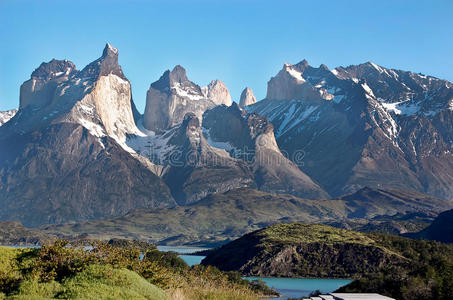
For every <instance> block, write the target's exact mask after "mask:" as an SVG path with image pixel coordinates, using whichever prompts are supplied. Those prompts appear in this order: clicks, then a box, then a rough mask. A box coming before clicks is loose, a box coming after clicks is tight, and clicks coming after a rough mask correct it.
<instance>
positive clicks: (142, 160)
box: [0, 44, 452, 224]
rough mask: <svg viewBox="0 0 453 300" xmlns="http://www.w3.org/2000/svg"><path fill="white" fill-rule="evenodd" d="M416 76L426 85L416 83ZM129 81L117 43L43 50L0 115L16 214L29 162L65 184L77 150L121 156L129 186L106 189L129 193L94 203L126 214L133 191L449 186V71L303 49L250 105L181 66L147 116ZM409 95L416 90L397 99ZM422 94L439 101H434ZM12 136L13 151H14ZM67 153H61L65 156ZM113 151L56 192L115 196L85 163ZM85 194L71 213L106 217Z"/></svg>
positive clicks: (191, 197) (190, 197) (184, 196)
mask: <svg viewBox="0 0 453 300" xmlns="http://www.w3.org/2000/svg"><path fill="white" fill-rule="evenodd" d="M362 69H363V70H365V71H363V70H362ZM361 70H362V71H361ZM395 74H396V75H395ZM407 74H409V75H407ZM417 76H419V77H417ZM367 77H370V79H367ZM398 78H403V79H404V80H403V79H401V80H400V81H401V82H402V83H401V84H400V86H399V90H397V89H393V88H392V89H387V90H386V89H385V85H384V86H383V85H382V82H385V80H387V81H388V85H389V86H390V85H392V86H393V85H396V83H395V80H397V79H398ZM414 78H415V79H414ZM398 80H399V79H398ZM398 80H397V81H398ZM417 84H418V85H417ZM417 86H421V89H422V90H423V91H425V90H424V89H427V90H429V91H428V92H426V91H425V92H424V96H423V97H422V96H420V95H419V94H420V92H419V90H418V88H417ZM130 89H131V88H130V83H129V81H128V80H127V78H126V77H125V76H124V74H123V72H122V70H121V67H120V66H119V64H118V50H117V49H116V48H114V47H112V46H111V45H109V44H107V45H106V47H105V49H104V51H103V54H102V56H101V58H99V59H97V60H95V61H94V62H92V63H91V64H89V65H88V66H86V67H85V68H84V69H83V70H81V71H78V70H77V69H76V67H75V65H74V64H73V63H71V62H70V61H67V60H62V61H58V60H52V61H51V62H49V63H43V64H42V65H41V66H40V67H39V68H38V69H36V70H35V71H34V72H33V73H32V75H31V78H30V80H28V81H26V82H25V83H24V84H23V85H22V86H21V98H20V110H19V112H18V113H17V114H16V115H15V116H14V117H13V118H12V119H11V120H10V121H9V122H7V123H6V124H4V125H3V126H2V127H0V133H1V138H0V139H2V142H1V143H0V147H1V149H0V150H1V151H2V152H4V153H8V155H5V156H4V157H3V158H4V159H3V158H2V159H3V161H2V162H1V163H0V168H1V169H0V176H3V178H2V184H3V188H4V190H5V191H7V193H6V194H4V196H3V199H0V200H3V201H5V203H6V204H8V205H10V209H9V211H10V212H13V211H15V212H14V213H15V214H17V215H16V217H18V218H25V217H24V216H19V214H20V213H21V211H20V209H19V208H17V207H15V205H17V203H15V202H14V200H13V199H14V198H17V197H18V196H20V197H23V196H24V195H25V194H27V196H26V197H25V198H26V199H28V200H27V201H34V200H33V199H32V198H33V197H35V196H36V195H35V194H34V193H33V191H32V190H31V189H30V190H28V191H27V192H26V191H20V188H19V187H20V186H21V185H22V184H23V183H24V182H25V181H26V180H29V179H30V178H32V179H33V180H35V181H33V180H32V182H35V183H36V184H38V183H39V185H42V184H43V181H42V179H41V178H39V176H37V175H38V172H37V171H36V170H38V169H39V170H40V172H42V174H43V178H46V176H48V178H47V183H46V184H47V186H48V188H47V189H46V192H44V193H42V196H40V197H41V198H40V199H41V200H42V201H44V198H45V197H47V198H48V199H52V198H54V196H55V195H57V194H58V193H59V192H60V191H58V189H55V190H53V189H52V188H49V187H52V186H57V182H58V180H54V179H56V178H57V177H58V178H57V179H60V178H68V176H69V175H68V174H71V176H73V174H79V175H76V178H77V176H80V177H82V176H81V175H80V174H82V173H83V172H84V171H85V170H89V168H83V167H82V168H79V167H80V165H79V163H80V162H81V161H83V163H82V166H83V164H84V163H86V164H88V163H89V162H90V161H96V160H97V159H99V158H100V157H104V155H105V157H110V159H111V158H112V157H114V158H115V159H114V163H119V164H121V167H118V169H119V170H120V171H122V172H124V173H122V176H118V177H115V176H113V177H115V179H114V180H120V179H121V178H127V180H125V181H126V182H127V184H126V185H127V188H126V189H125V190H124V191H120V190H118V191H116V192H115V193H116V194H117V195H118V194H119V195H122V196H121V197H126V198H127V199H130V200H127V201H129V202H128V204H127V205H125V206H124V207H120V206H121V205H122V204H120V203H119V202H116V203H113V204H112V206H111V207H110V208H109V210H110V211H109V212H106V211H105V208H103V209H104V213H106V214H107V216H113V215H115V214H117V213H118V214H123V213H124V212H125V211H127V209H130V208H133V207H134V205H138V206H140V207H148V206H149V207H155V206H158V207H159V206H173V205H176V202H177V203H179V204H187V203H192V202H195V201H198V200H199V199H201V198H202V197H205V196H206V195H208V194H212V193H219V192H226V191H228V190H230V189H233V188H240V187H249V188H258V189H261V190H263V191H267V192H272V193H290V194H293V195H297V196H301V197H308V198H325V197H328V194H327V193H326V192H325V191H326V190H327V192H329V193H330V194H331V195H334V196H336V195H340V194H344V193H345V192H352V191H355V190H357V189H359V188H361V187H363V186H372V187H377V188H381V187H385V188H393V189H403V190H407V189H411V190H417V191H422V192H426V193H430V194H432V195H437V196H439V197H444V198H448V197H449V195H450V192H451V189H452V188H451V187H450V186H451V185H450V182H451V177H452V176H451V172H450V170H451V167H450V166H451V160H450V152H449V150H448V149H449V147H451V132H452V131H451V128H450V127H451V125H450V124H451V122H449V120H450V118H451V113H450V112H451V109H450V107H451V106H450V102H451V101H450V100H446V99H448V98H449V97H450V92H451V84H450V83H448V82H445V81H440V80H438V79H435V78H432V77H427V76H424V75H417V74H413V73H407V72H406V73H404V72H403V71H398V72H397V71H395V70H390V69H383V68H382V67H378V66H376V65H374V64H372V63H367V64H363V65H360V66H359V67H354V66H352V67H348V68H337V69H335V70H332V71H330V70H329V69H328V68H327V67H326V66H324V65H321V66H320V67H319V68H313V67H311V66H309V64H308V62H306V61H302V62H301V63H299V64H297V65H290V64H285V65H284V68H283V70H281V71H280V72H279V74H278V75H277V76H276V77H274V78H272V79H271V80H270V81H269V84H268V97H272V98H269V99H265V100H263V101H260V102H258V103H256V104H252V105H248V106H246V107H247V110H248V112H249V113H247V112H245V111H242V110H241V109H240V108H239V107H237V105H231V96H230V95H229V92H228V89H227V88H226V87H225V85H224V84H223V83H222V82H221V81H218V80H217V81H213V82H211V83H210V84H209V85H208V86H207V87H200V86H198V85H197V84H195V83H193V82H191V81H189V80H188V78H187V75H186V71H185V70H184V69H183V68H182V67H180V66H177V67H175V68H174V69H173V70H172V71H167V72H165V73H164V75H162V77H161V78H160V79H159V80H158V81H156V82H154V83H152V84H151V87H150V89H149V91H148V95H147V108H146V110H145V113H144V115H143V116H141V115H140V114H139V112H138V111H137V110H136V108H135V105H134V103H133V101H132V96H131V90H130ZM434 89H438V90H437V92H436V91H434ZM374 90H376V92H374ZM408 90H411V91H412V92H410V93H409V92H408ZM389 91H392V92H391V93H390V92H389ZM244 92H245V93H246V94H247V90H245V91H244ZM411 93H412V94H411ZM248 94H249V95H248V96H247V95H245V96H244V97H245V98H247V97H248V98H251V95H252V93H251V92H250V93H248ZM386 94H388V95H389V96H388V98H386V99H387V100H383V99H385V98H384V97H385V95H386ZM408 95H411V97H412V98H411V99H413V100H407V99H406V100H404V99H405V98H404V97H406V98H407V97H408ZM432 99H434V100H432ZM243 100H244V103H245V102H246V101H245V100H246V99H243ZM392 101H393V102H392ZM252 102H253V101H252ZM406 102H407V103H406ZM412 102H414V103H415V104H413V103H412ZM431 102H433V103H435V105H432V106H429V105H428V104H431ZM409 106H410V107H419V108H420V109H419V110H416V111H415V110H414V109H412V108H411V109H408V108H407V107H409ZM403 107H405V108H404V109H403ZM261 115H264V116H267V117H268V118H266V117H262V116H261ZM68 124H71V125H68ZM274 128H275V129H274ZM274 131H275V136H274ZM420 133H421V134H420ZM414 136H417V141H416V142H414V141H415V140H414V139H413V137H414ZM18 137H20V138H18ZM56 139H61V140H62V141H67V143H66V144H64V143H57V142H56V141H55V140H56ZM21 143H22V144H21ZM7 144H8V145H7ZM11 147H15V149H16V150H15V151H16V154H15V155H16V156H14V155H11V154H10V153H9V152H10V151H11V149H12V148H11ZM17 149H18V150H17ZM43 149H45V151H42V150H43ZM75 149H80V150H81V151H82V153H77V155H80V157H79V158H78V160H77V159H74V158H76V157H77V155H76V154H75V152H73V151H75ZM247 150H250V151H251V153H252V155H251V157H252V158H253V161H252V162H250V161H248V158H247V157H246V156H245V154H247ZM300 150H301V151H302V152H300ZM411 150H412V151H413V155H412V154H411V152H410V151H411ZM298 151H299V152H298ZM282 152H283V153H285V155H283V154H282ZM68 153H70V155H69V156H70V158H69V159H68V158H65V157H63V156H64V155H66V154H68ZM296 154H302V156H303V161H302V164H300V160H298V161H297V162H298V165H295V164H294V163H293V162H291V159H292V160H297V159H295V158H297V157H296V156H297V155H296ZM34 155H37V156H34ZM39 155H43V156H42V157H40V156H39ZM62 155H63V156H62ZM411 155H412V156H411ZM43 157H44V159H42V158H43ZM51 157H53V158H51ZM72 159H74V160H72ZM110 159H106V160H104V163H105V164H106V165H105V166H103V167H101V166H99V165H98V166H96V167H94V168H93V170H92V171H90V172H88V173H90V174H92V175H90V176H92V178H96V179H95V181H96V183H90V178H85V180H86V181H83V180H82V181H83V182H84V186H83V187H80V186H79V187H74V189H69V194H70V195H66V196H64V197H69V199H76V198H77V197H82V195H83V197H85V198H84V199H83V200H82V201H81V203H85V204H86V201H91V199H93V197H95V196H94V195H97V196H96V197H98V198H105V199H108V198H109V197H112V195H109V193H108V191H106V190H102V191H101V190H97V191H94V190H96V187H95V184H98V185H103V184H106V183H105V182H104V181H105V180H113V178H103V177H102V174H100V175H99V174H97V173H96V175H93V174H95V172H96V168H97V169H102V168H105V169H106V170H114V169H115V168H113V167H112V166H113V165H114V164H113V165H110V163H111V162H112V161H111V160H110ZM116 159H121V160H123V161H122V162H117V161H116ZM27 160H29V162H28V164H27ZM53 160H55V162H56V163H55V164H54V163H53ZM269 161H270V162H271V163H269ZM274 161H277V162H278V163H274ZM123 163H124V164H123ZM30 166H32V167H31V168H30ZM62 166H63V167H66V168H62ZM298 167H299V169H298ZM59 172H60V173H59ZM92 172H94V173H92ZM442 172H443V173H442ZM12 174H17V176H10V175H12ZM31 175H32V177H30V176H31ZM98 175H99V176H98ZM109 175H111V174H109ZM156 175H157V176H156ZM8 176H9V177H8ZM137 176H138V177H137ZM14 177H16V178H14ZM12 178H14V180H12ZM92 178H91V179H92ZM11 180H12V181H11ZM114 180H113V182H114ZM67 182H71V181H70V180H68V181H67ZM109 182H110V181H109ZM58 184H60V185H61V183H58ZM63 185H64V184H63ZM68 185H69V184H68ZM107 185H108V184H107ZM13 186H15V187H17V189H14V188H11V187H13ZM87 186H88V187H90V188H88V189H86V188H87ZM168 187H170V189H169V188H168ZM93 189H94V190H93ZM37 190H39V188H37ZM81 190H82V191H83V192H82V193H80V191H81ZM87 191H90V192H93V193H92V194H90V192H87ZM21 193H22V194H21ZM126 193H130V194H131V195H130V194H127V195H126ZM159 193H163V194H164V195H165V196H164V197H163V199H161V200H162V201H156V197H157V195H158V194H159ZM114 197H116V196H114ZM38 198H39V197H38ZM132 198H134V199H135V200H132ZM173 198H175V199H176V202H175V201H174V199H173ZM118 199H119V198H118ZM41 200H40V201H41ZM71 201H72V200H69V202H68V203H69V205H71ZM84 201H85V202H84ZM127 201H126V202H127ZM134 201H136V202H134ZM37 203H39V201H37ZM32 204H33V203H31V202H30V204H29V206H30V207H33V205H32ZM56 204H58V201H57V202H54V205H56ZM94 204H95V205H94V208H90V209H88V210H87V211H84V209H86V208H88V207H90V206H89V205H85V206H83V205H81V206H80V207H75V210H74V212H73V211H71V214H73V215H71V216H70V218H72V219H70V220H85V219H90V218H98V217H103V215H102V213H101V214H97V213H98V212H96V209H97V208H99V207H97V208H96V201H95V202H94ZM115 205H119V206H115ZM38 206H39V205H38ZM43 207H45V206H44V205H43ZM59 212H61V210H60V211H59ZM51 214H53V215H52V216H49V215H47V216H45V215H44V216H42V219H37V220H34V221H33V222H35V223H33V224H39V222H56V223H58V222H62V221H65V220H66V219H65V218H67V217H68V216H67V215H66V214H62V215H58V213H56V212H52V213H51ZM7 215H8V213H6V214H5V216H4V217H7Z"/></svg>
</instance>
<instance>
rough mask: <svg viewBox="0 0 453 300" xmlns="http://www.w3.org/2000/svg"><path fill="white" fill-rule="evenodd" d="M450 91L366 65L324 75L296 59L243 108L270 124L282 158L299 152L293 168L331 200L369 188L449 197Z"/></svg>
mask: <svg viewBox="0 0 453 300" xmlns="http://www.w3.org/2000/svg"><path fill="white" fill-rule="evenodd" d="M394 86H396V87H395V88H393V87H394ZM452 93H453V88H452V84H451V83H449V82H448V81H445V80H440V79H437V78H434V77H429V76H425V75H420V74H415V73H412V72H405V71H399V70H392V69H386V68H383V67H379V66H377V65H375V64H373V63H366V64H362V65H359V66H350V67H347V68H342V67H339V68H336V69H334V70H332V71H330V70H329V69H328V68H327V67H326V66H325V65H321V66H320V67H319V68H315V67H311V66H310V65H309V64H308V62H307V61H305V60H304V61H302V62H301V63H299V64H296V65H290V64H285V65H284V67H283V69H282V70H281V71H280V72H279V74H277V76H275V77H273V78H272V79H271V80H270V81H269V83H268V93H267V99H264V100H263V101H260V102H258V103H256V104H254V105H251V106H248V107H247V110H248V111H250V112H256V113H259V114H262V115H265V116H267V117H268V118H269V119H270V121H271V122H272V123H273V124H274V126H275V128H276V138H277V143H278V145H279V147H280V148H281V149H282V150H284V151H286V152H288V153H289V155H290V156H291V155H292V154H293V153H294V152H295V151H301V150H302V151H304V152H305V156H304V164H303V165H301V170H302V171H304V172H305V173H307V174H308V175H309V176H310V177H312V178H313V179H314V180H316V181H317V182H319V183H320V185H321V186H322V187H323V188H324V189H326V190H327V191H328V192H329V193H330V194H331V195H332V196H338V195H341V194H344V193H347V192H352V191H355V190H357V189H359V188H361V187H363V186H371V187H377V188H393V189H403V190H405V189H406V190H407V189H412V190H417V191H420V192H424V193H428V194H431V195H435V196H438V197H443V198H447V199H451V198H452V197H453V190H452V188H451V184H450V183H451V182H452V180H453V159H452V156H451V152H450V151H451V147H452V141H453V139H452V130H451V129H452V128H451V118H452V113H453V112H452V110H451V106H450V104H451V103H452V101H453V94H452Z"/></svg>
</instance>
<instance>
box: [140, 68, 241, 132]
mask: <svg viewBox="0 0 453 300" xmlns="http://www.w3.org/2000/svg"><path fill="white" fill-rule="evenodd" d="M231 103H232V101H231V96H230V92H229V91H228V89H227V88H226V86H225V84H224V83H223V82H222V81H220V80H213V81H212V82H211V83H210V84H209V85H208V86H206V87H200V86H199V85H197V84H195V83H193V82H192V81H190V80H189V79H188V78H187V75H186V70H185V69H184V68H183V67H181V66H179V65H178V66H176V67H174V68H173V70H172V71H171V72H170V71H169V70H167V71H166V72H165V73H164V74H163V75H162V76H161V77H160V78H159V80H158V81H156V82H154V83H152V84H151V86H150V88H149V90H148V92H147V95H146V107H145V113H144V116H143V127H144V128H146V129H147V130H151V131H154V132H162V131H164V130H166V129H169V128H171V127H173V126H175V125H178V124H180V123H181V122H182V121H183V119H184V117H185V115H186V114H187V113H193V114H195V116H196V117H198V119H201V117H202V114H203V112H205V111H206V110H207V109H210V108H213V107H214V106H216V105H221V104H225V105H231Z"/></svg>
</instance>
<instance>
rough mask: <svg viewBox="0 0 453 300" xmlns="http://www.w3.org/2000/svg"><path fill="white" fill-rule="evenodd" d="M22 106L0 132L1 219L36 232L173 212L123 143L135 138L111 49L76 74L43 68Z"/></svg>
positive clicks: (65, 64) (127, 95)
mask: <svg viewBox="0 0 453 300" xmlns="http://www.w3.org/2000/svg"><path fill="white" fill-rule="evenodd" d="M20 99H21V103H20V110H19V112H18V113H17V114H16V115H15V116H14V117H13V119H12V120H11V122H8V123H6V124H5V125H3V126H2V127H0V154H1V155H0V178H1V180H0V191H2V192H1V193H0V194H1V195H0V203H1V207H2V209H0V219H10V220H19V221H21V222H23V223H24V224H26V225H29V226H37V225H41V224H44V223H61V222H68V221H81V220H87V219H93V218H104V217H109V216H116V215H122V214H124V213H126V212H128V211H129V210H131V209H134V208H137V207H168V206H173V205H175V202H174V200H173V198H172V197H171V194H170V191H169V190H168V188H167V186H166V185H165V184H164V183H163V182H162V180H161V179H160V178H158V177H157V176H156V175H154V174H153V173H152V172H151V171H150V169H149V168H148V167H147V166H145V165H144V164H142V163H141V162H139V161H138V160H137V159H136V157H137V156H136V154H135V153H134V151H133V150H132V149H131V148H129V147H128V146H127V145H126V144H125V141H126V136H127V135H131V134H132V135H141V132H140V131H139V130H138V129H137V127H136V126H135V122H134V117H133V111H132V107H133V103H132V99H131V91H130V83H129V82H128V81H127V79H126V78H125V77H124V74H123V73H122V71H121V67H120V66H119V65H118V51H117V50H116V49H115V48H113V47H112V46H110V45H109V44H107V46H106V48H105V49H104V52H103V55H102V57H101V58H99V59H98V60H96V61H94V62H93V63H91V64H89V65H88V66H87V67H86V68H84V69H83V70H82V71H77V70H76V68H75V66H74V64H72V63H71V62H69V61H57V60H52V61H51V62H49V63H43V64H42V65H41V66H40V67H39V68H38V69H36V70H35V71H34V72H33V73H32V76H31V79H30V80H28V81H26V82H25V83H24V84H23V85H22V87H21V97H20ZM18 199H20V201H18Z"/></svg>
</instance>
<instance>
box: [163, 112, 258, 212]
mask: <svg viewBox="0 0 453 300" xmlns="http://www.w3.org/2000/svg"><path fill="white" fill-rule="evenodd" d="M168 145H173V149H172V151H171V157H169V161H168V165H167V166H168V167H167V170H166V172H165V174H164V175H163V179H164V181H165V182H166V183H167V185H168V186H169V187H170V189H171V191H172V193H173V195H174V197H175V199H177V200H178V202H179V203H181V204H187V203H191V202H195V201H197V200H200V199H201V198H203V197H205V196H206V195H208V194H212V193H221V192H226V191H228V190H231V189H234V188H239V187H255V186H256V185H255V182H254V180H253V175H252V174H251V171H250V170H249V168H248V166H247V164H246V163H245V162H243V161H241V160H239V159H236V158H233V157H231V156H229V155H228V153H227V152H226V151H225V150H223V149H219V148H216V147H212V146H211V145H210V144H209V143H208V141H207V140H206V138H205V137H204V136H203V132H202V129H201V124H200V121H199V120H198V118H197V117H196V116H195V114H190V113H189V114H187V115H186V116H185V118H184V121H183V122H182V123H181V125H180V126H178V128H175V130H174V132H173V133H172V135H171V137H170V138H169V140H168Z"/></svg>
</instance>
